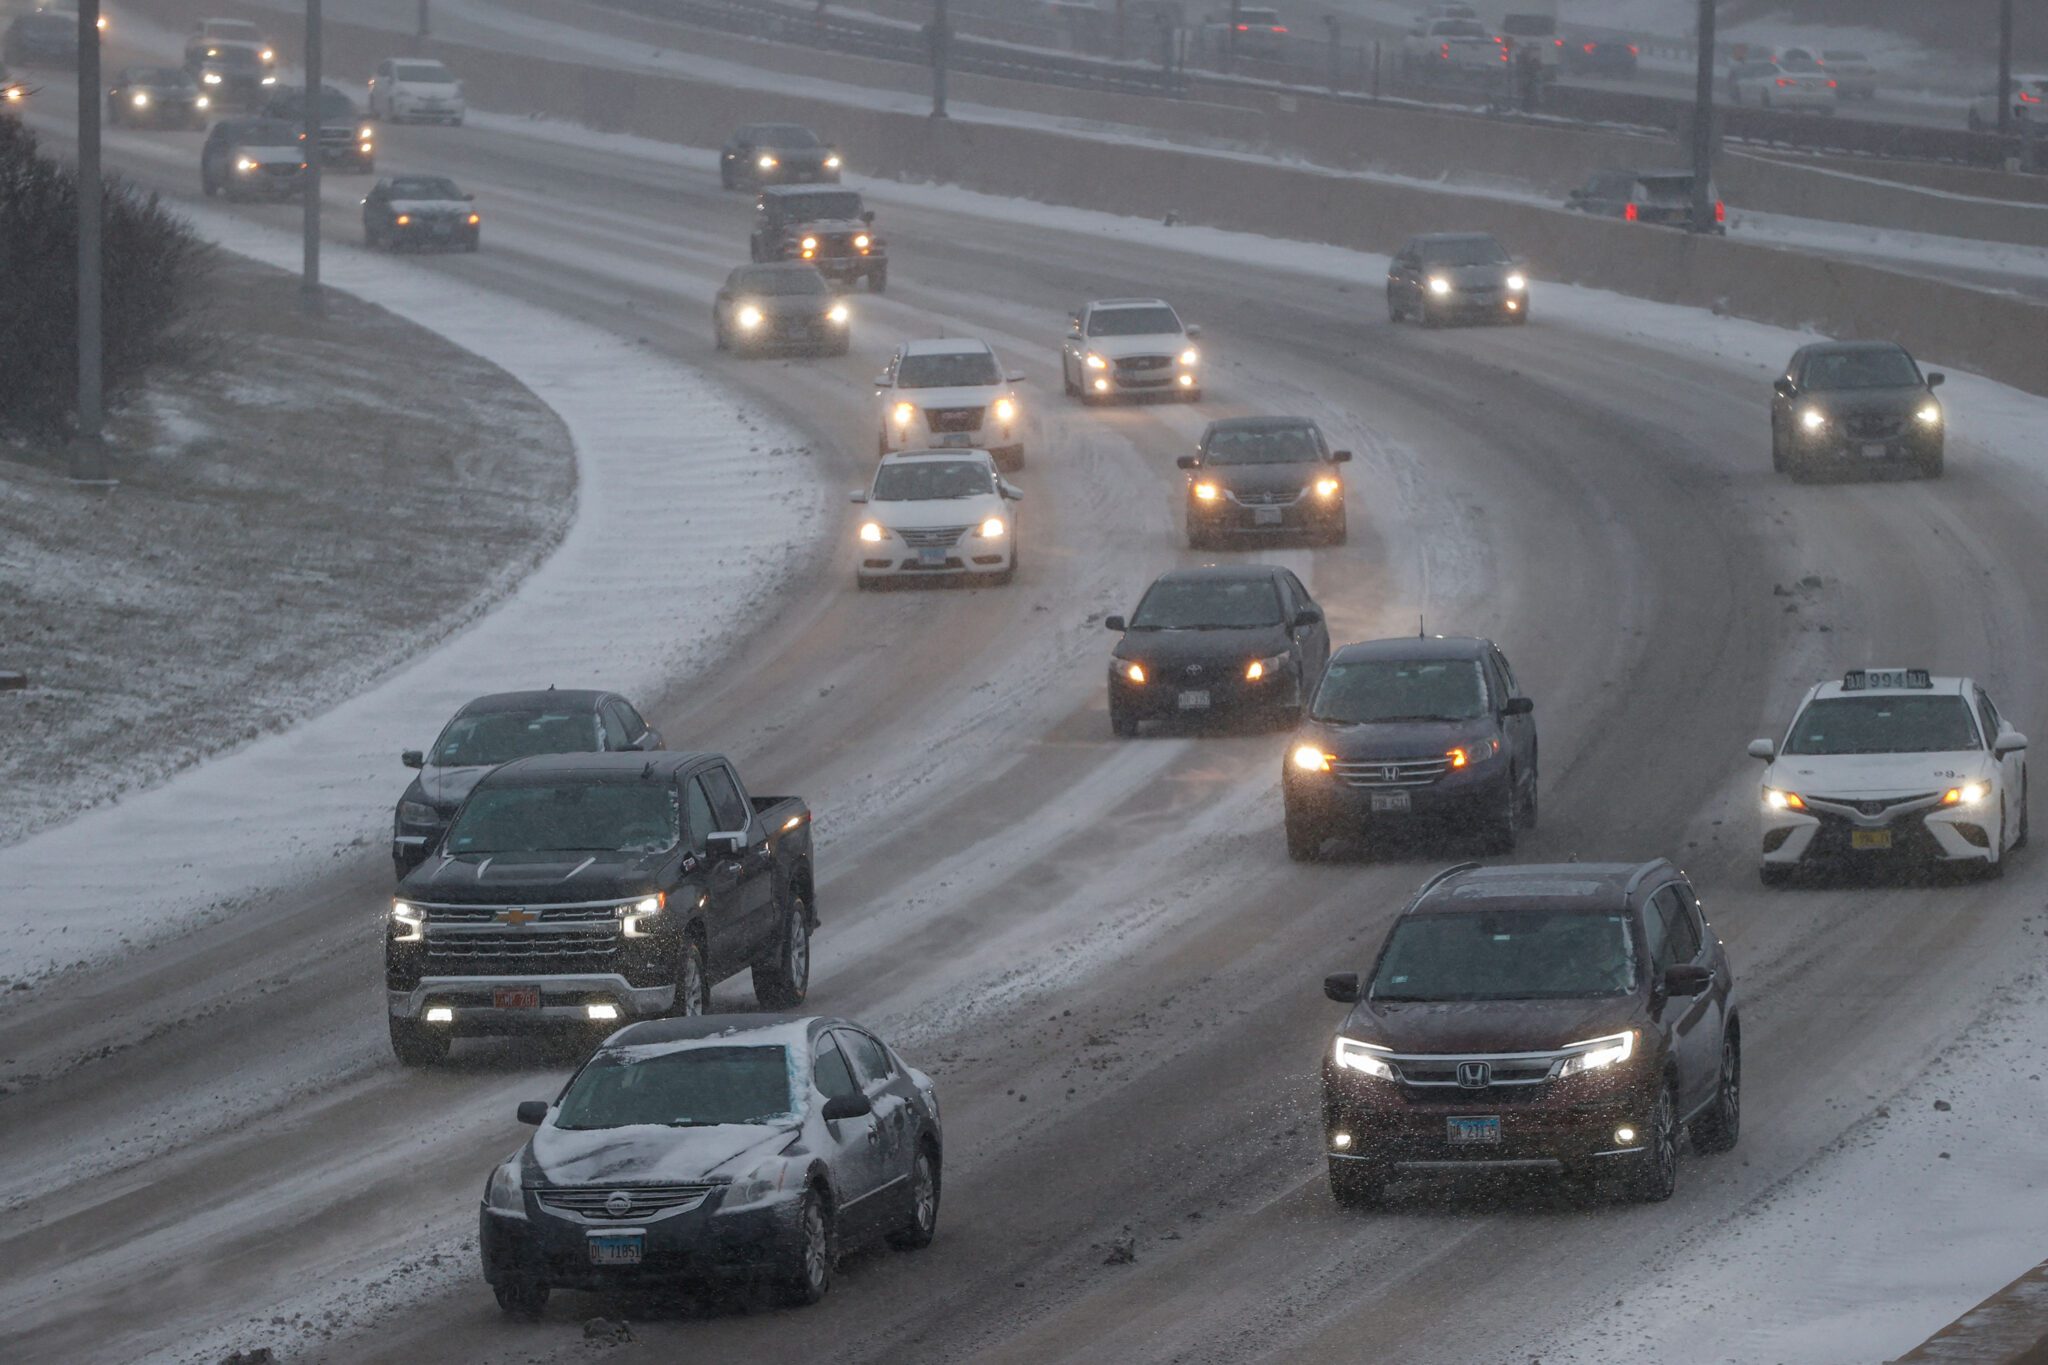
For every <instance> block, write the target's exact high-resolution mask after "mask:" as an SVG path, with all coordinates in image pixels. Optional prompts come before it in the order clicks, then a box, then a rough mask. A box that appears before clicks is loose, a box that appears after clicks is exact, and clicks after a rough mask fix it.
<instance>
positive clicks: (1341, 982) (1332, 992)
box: [1323, 972, 1360, 1005]
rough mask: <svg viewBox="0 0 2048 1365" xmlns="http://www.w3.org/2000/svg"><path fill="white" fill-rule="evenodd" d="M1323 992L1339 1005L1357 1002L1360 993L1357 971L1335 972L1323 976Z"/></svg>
mask: <svg viewBox="0 0 2048 1365" xmlns="http://www.w3.org/2000/svg"><path fill="white" fill-rule="evenodd" d="M1323 994H1324V995H1327V996H1329V997H1330V998H1331V999H1332V1000H1334V1001H1336V1002H1337V1003H1338V1004H1340V1005H1355V1004H1357V1003H1358V997H1359V994H1360V991H1359V989H1358V973H1357V972H1337V973H1335V974H1333V975H1330V976H1326V977H1324V978H1323Z"/></svg>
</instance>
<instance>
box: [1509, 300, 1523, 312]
mask: <svg viewBox="0 0 2048 1365" xmlns="http://www.w3.org/2000/svg"><path fill="white" fill-rule="evenodd" d="M1521 309H1522V301H1521V300H1520V299H1509V300H1508V311H1509V312H1510V313H1518V312H1520V311H1521Z"/></svg>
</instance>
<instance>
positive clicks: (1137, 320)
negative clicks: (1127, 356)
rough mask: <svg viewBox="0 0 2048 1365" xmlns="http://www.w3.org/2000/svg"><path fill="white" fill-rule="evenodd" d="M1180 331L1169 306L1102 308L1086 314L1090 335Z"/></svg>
mask: <svg viewBox="0 0 2048 1365" xmlns="http://www.w3.org/2000/svg"><path fill="white" fill-rule="evenodd" d="M1179 331H1180V319H1179V318H1178V317H1177V316H1175V314H1174V311H1173V310H1172V309H1171V308H1102V309H1097V310H1096V311H1095V312H1093V313H1090V314H1089V315H1088V335H1089V336H1092V337H1143V336H1154V335H1157V334H1158V333H1161V332H1174V333H1178V332H1179Z"/></svg>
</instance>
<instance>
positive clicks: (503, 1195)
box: [484, 1161, 526, 1218]
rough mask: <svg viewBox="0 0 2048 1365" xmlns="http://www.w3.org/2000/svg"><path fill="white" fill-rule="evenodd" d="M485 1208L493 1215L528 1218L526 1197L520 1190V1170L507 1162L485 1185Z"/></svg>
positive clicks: (493, 1173)
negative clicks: (500, 1214)
mask: <svg viewBox="0 0 2048 1365" xmlns="http://www.w3.org/2000/svg"><path fill="white" fill-rule="evenodd" d="M484 1207H485V1208H487V1209H489V1210H490V1211H491V1212H492V1213H502V1214H506V1215H508V1216H512V1217H517V1218H524V1217H526V1195H525V1194H524V1192H522V1191H521V1190H520V1188H519V1168H518V1167H517V1166H515V1165H514V1164H513V1163H512V1162H509V1161H508V1162H506V1163H505V1164H504V1165H502V1166H500V1167H498V1169H497V1170H495V1171H492V1172H491V1178H490V1179H489V1180H488V1181H487V1182H485V1184H484Z"/></svg>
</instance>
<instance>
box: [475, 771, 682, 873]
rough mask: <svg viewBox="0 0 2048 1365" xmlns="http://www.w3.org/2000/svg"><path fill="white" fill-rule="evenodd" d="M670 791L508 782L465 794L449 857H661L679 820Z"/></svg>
mask: <svg viewBox="0 0 2048 1365" xmlns="http://www.w3.org/2000/svg"><path fill="white" fill-rule="evenodd" d="M676 810H677V808H676V793H675V788H674V787H672V786H670V785H668V784H667V783H662V782H643V781H640V780H638V779H637V778H636V779H635V780H632V781H624V782H588V781H574V780H565V781H559V782H513V783H507V784H505V785H503V786H496V787H494V786H488V785H486V786H482V787H479V788H477V790H476V791H475V792H473V793H472V794H471V795H470V798H469V800H468V801H467V802H466V803H464V805H463V807H462V811H461V813H460V814H458V815H457V816H456V817H455V824H454V826H453V827H452V828H450V829H449V831H448V851H449V852H450V853H453V854H473V855H478V856H481V855H483V854H486V853H492V854H496V853H659V852H661V851H662V850H663V849H666V848H673V847H675V845H676V842H677V839H678V838H679V837H680V836H679V829H680V825H681V821H680V819H679V818H678V816H677V813H676Z"/></svg>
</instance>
